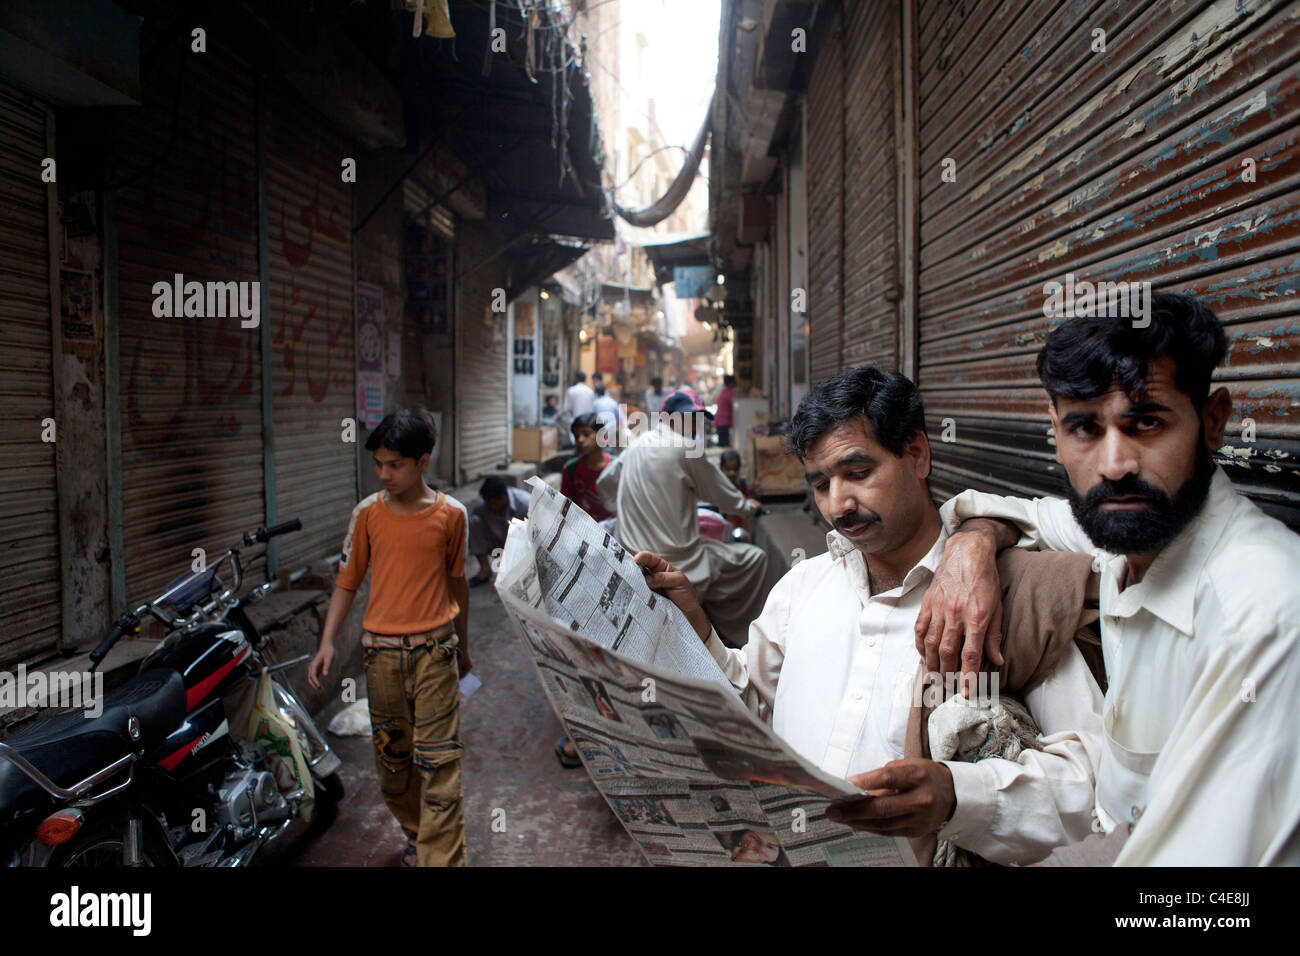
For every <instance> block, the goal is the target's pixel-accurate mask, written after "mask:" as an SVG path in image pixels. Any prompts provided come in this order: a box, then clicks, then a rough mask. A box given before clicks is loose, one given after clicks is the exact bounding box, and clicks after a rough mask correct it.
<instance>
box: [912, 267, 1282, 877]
mask: <svg viewBox="0 0 1300 956" xmlns="http://www.w3.org/2000/svg"><path fill="white" fill-rule="evenodd" d="M1145 319H1146V320H1147V322H1148V324H1146V325H1142V324H1140V323H1139V322H1135V320H1133V319H1130V318H1127V317H1125V318H1118V317H1116V318H1110V317H1094V318H1082V317H1080V318H1073V319H1070V320H1068V321H1067V322H1065V323H1064V324H1063V325H1061V326H1059V327H1058V328H1057V329H1056V330H1054V331H1053V332H1052V333H1051V334H1050V335H1049V336H1048V338H1047V341H1046V344H1045V345H1044V347H1043V350H1042V352H1041V353H1040V355H1039V358H1038V373H1039V377H1040V378H1041V379H1042V382H1043V386H1044V388H1045V389H1046V390H1047V394H1048V397H1049V398H1050V400H1051V403H1050V405H1049V406H1048V412H1049V414H1050V416H1051V420H1052V429H1053V432H1054V434H1055V438H1056V452H1057V458H1058V459H1059V460H1060V462H1061V463H1062V464H1063V465H1064V466H1065V470H1066V472H1067V473H1068V475H1069V479H1070V492H1069V500H1068V501H1066V500H1063V499H1060V498H1035V499H1032V500H1029V499H1022V498H1001V497H998V496H995V495H986V494H981V493H978V492H972V491H967V492H964V493H962V494H960V495H958V496H957V497H956V498H954V499H953V500H952V501H950V502H948V503H947V504H946V505H945V506H944V508H943V519H944V524H945V526H946V527H947V528H948V530H949V531H952V532H954V533H953V534H952V536H951V537H950V538H949V540H948V546H947V551H946V552H945V554H944V557H943V560H942V562H941V563H940V567H939V570H938V571H937V573H936V577H935V585H934V587H933V588H932V590H931V594H930V595H928V596H927V604H932V605H933V606H932V607H927V608H925V609H924V610H923V612H922V614H921V616H920V618H919V619H918V638H917V639H918V647H920V648H923V649H924V652H925V653H926V656H927V660H928V662H929V664H930V666H931V667H933V668H935V669H942V670H943V671H945V672H948V671H952V670H955V669H956V667H957V662H956V659H955V658H956V652H957V648H958V644H959V642H960V637H961V635H962V634H964V635H965V646H964V649H963V650H962V665H961V666H962V668H963V670H974V669H975V667H976V666H978V662H979V659H980V653H981V645H982V629H981V628H979V627H973V628H964V627H963V622H960V621H958V620H956V619H955V618H954V616H953V615H951V614H949V613H947V612H946V610H945V605H946V603H947V599H948V598H949V597H951V596H952V595H953V594H958V593H961V592H962V591H963V590H964V589H966V588H969V587H970V586H971V582H973V581H981V580H987V578H988V577H989V575H990V573H994V572H992V571H991V569H992V568H993V565H992V563H991V561H992V557H991V555H992V554H993V553H994V552H995V551H996V550H997V549H999V548H1002V547H1007V546H1010V545H1012V544H1018V545H1020V546H1023V547H1039V548H1043V549H1052V550H1062V551H1066V550H1068V551H1080V552H1091V553H1092V554H1093V555H1094V561H1095V562H1096V564H1097V565H1098V566H1099V568H1100V570H1101V574H1102V580H1101V612H1102V618H1101V636H1102V650H1103V654H1104V657H1105V665H1106V672H1107V679H1108V681H1109V687H1108V688H1107V692H1106V698H1105V711H1104V719H1103V724H1104V729H1105V746H1104V747H1103V750H1102V758H1101V762H1100V766H1099V768H1098V771H1097V813H1098V818H1099V821H1100V823H1101V824H1102V826H1103V827H1104V828H1105V829H1106V831H1107V832H1108V833H1110V834H1111V836H1110V837H1108V838H1107V842H1108V843H1110V844H1112V845H1113V844H1116V843H1121V841H1123V840H1124V839H1125V837H1127V841H1126V842H1122V843H1121V846H1122V848H1121V849H1120V850H1119V853H1118V856H1117V857H1114V855H1113V854H1110V856H1111V857H1112V858H1114V862H1115V864H1116V865H1225V866H1243V865H1261V864H1262V865H1270V864H1274V865H1275V864H1285V865H1291V866H1295V865H1300V760H1298V759H1297V734H1296V731H1297V727H1300V723H1298V722H1297V704H1300V594H1298V593H1297V588H1296V583H1297V576H1298V575H1300V536H1297V535H1296V534H1294V533H1292V532H1291V531H1289V530H1288V529H1287V528H1286V526H1285V525H1283V524H1282V523H1281V522H1279V521H1277V520H1275V519H1273V518H1271V517H1268V516H1267V515H1265V514H1264V513H1263V512H1262V511H1261V510H1260V509H1259V508H1258V507H1256V506H1255V505H1254V504H1253V503H1252V502H1251V501H1250V500H1249V499H1247V498H1246V497H1244V496H1243V495H1241V494H1240V493H1239V492H1237V491H1236V490H1235V489H1234V488H1233V487H1232V483H1231V481H1230V480H1229V479H1228V476H1227V474H1226V473H1225V472H1224V471H1223V469H1222V468H1220V467H1218V466H1216V465H1215V464H1214V462H1213V460H1212V458H1211V454H1212V452H1213V451H1214V450H1215V449H1217V448H1219V447H1220V445H1221V444H1222V441H1223V433H1224V428H1225V425H1226V423H1227V421H1228V419H1229V417H1230V416H1231V415H1232V400H1231V398H1230V396H1229V394H1228V390H1227V389H1226V388H1222V387H1220V388H1216V389H1215V390H1214V391H1213V392H1211V391H1210V379H1211V375H1212V374H1213V372H1214V369H1215V368H1216V367H1217V366H1218V365H1219V364H1220V363H1221V362H1222V361H1223V359H1224V356H1225V354H1226V351H1227V345H1226V340H1225V337H1224V333H1223V329H1222V327H1221V325H1220V324H1219V320H1218V318H1217V317H1216V316H1215V315H1214V313H1213V312H1212V311H1211V310H1210V309H1208V308H1207V307H1206V306H1204V305H1202V304H1201V303H1199V302H1197V301H1196V300H1195V299H1194V298H1192V297H1190V296H1185V295H1173V294H1167V293H1161V294H1157V295H1155V296H1153V297H1152V302H1151V309H1150V314H1149V315H1148V316H1146V317H1145ZM990 519H993V520H990ZM963 522H964V523H963ZM1008 522H1009V524H1008ZM959 529H960V530H959ZM1101 861H1102V862H1105V861H1106V860H1104V858H1103V860H1101Z"/></svg>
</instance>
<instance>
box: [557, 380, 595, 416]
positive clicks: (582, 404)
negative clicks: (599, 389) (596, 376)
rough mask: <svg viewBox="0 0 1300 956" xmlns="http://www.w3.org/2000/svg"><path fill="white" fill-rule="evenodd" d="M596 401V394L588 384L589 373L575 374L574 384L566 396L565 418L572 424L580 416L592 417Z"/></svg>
mask: <svg viewBox="0 0 1300 956" xmlns="http://www.w3.org/2000/svg"><path fill="white" fill-rule="evenodd" d="M595 401H596V393H595V392H593V391H592V390H591V386H590V385H588V384H587V373H586V372H583V371H578V372H575V373H574V375H573V384H572V385H570V386H569V391H568V393H567V394H565V396H564V416H565V417H566V418H567V419H568V420H569V421H571V422H572V421H574V420H575V419H576V418H577V417H578V416H579V415H590V414H591V413H592V411H594V409H593V407H592V406H593V405H594V404H595Z"/></svg>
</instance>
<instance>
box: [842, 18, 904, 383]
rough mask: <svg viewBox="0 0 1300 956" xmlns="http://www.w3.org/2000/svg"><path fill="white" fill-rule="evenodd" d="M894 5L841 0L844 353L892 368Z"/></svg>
mask: <svg viewBox="0 0 1300 956" xmlns="http://www.w3.org/2000/svg"><path fill="white" fill-rule="evenodd" d="M898 31H899V25H898V4H896V3H860V4H847V5H846V9H845V21H844V71H845V73H844V200H843V201H844V355H843V358H842V360H841V364H842V366H853V365H861V364H863V363H867V362H869V363H871V364H872V365H878V366H880V367H881V368H887V369H894V368H897V367H898V299H899V287H900V283H899V278H898V270H899V261H898V213H897V195H898V192H897V190H898V185H897V179H898V173H897V166H896V163H897V157H896V156H895V154H894V58H895V56H896V50H897V46H898Z"/></svg>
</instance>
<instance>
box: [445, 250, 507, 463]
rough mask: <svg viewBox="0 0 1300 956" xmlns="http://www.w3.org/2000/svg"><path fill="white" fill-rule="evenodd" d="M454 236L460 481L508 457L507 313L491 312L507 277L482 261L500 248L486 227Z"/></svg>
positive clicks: (453, 318)
mask: <svg viewBox="0 0 1300 956" xmlns="http://www.w3.org/2000/svg"><path fill="white" fill-rule="evenodd" d="M456 238H457V242H456V258H457V266H456V283H455V289H454V291H453V295H454V297H455V302H456V310H455V315H454V316H453V317H452V321H453V322H454V323H455V326H456V348H457V356H458V357H457V363H456V392H457V395H456V411H457V415H456V418H457V428H458V430H459V434H460V440H459V442H458V443H457V446H456V448H457V451H458V453H459V455H460V470H461V478H462V480H464V481H473V480H474V479H475V478H477V477H478V476H479V475H481V474H483V473H484V472H487V471H492V470H493V469H495V468H496V467H497V466H498V465H500V464H503V463H504V462H505V461H506V460H507V459H508V458H509V451H508V448H509V446H508V445H507V442H508V440H509V432H508V429H509V428H510V411H509V406H508V405H507V404H506V403H507V393H508V391H509V384H508V383H507V381H506V346H507V343H506V331H507V330H506V316H505V313H504V312H489V311H488V306H489V305H490V304H491V301H492V290H493V289H494V288H498V287H504V285H505V282H504V278H503V276H502V275H501V270H500V266H498V265H496V264H495V263H492V264H488V265H482V263H483V261H484V260H485V259H487V257H488V256H490V255H492V254H493V253H494V252H496V251H497V250H496V249H493V248H492V246H491V242H490V241H489V239H488V236H487V234H486V232H485V231H484V230H482V229H481V228H472V227H471V228H464V227H462V228H461V229H459V230H457V234H456ZM500 261H501V260H500V259H498V260H497V262H500Z"/></svg>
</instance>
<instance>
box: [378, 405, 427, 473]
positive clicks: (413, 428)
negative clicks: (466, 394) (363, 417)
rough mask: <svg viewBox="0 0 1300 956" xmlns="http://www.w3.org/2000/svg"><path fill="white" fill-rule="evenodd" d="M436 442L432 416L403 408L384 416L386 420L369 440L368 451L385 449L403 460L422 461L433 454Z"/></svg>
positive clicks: (422, 411)
mask: <svg viewBox="0 0 1300 956" xmlns="http://www.w3.org/2000/svg"><path fill="white" fill-rule="evenodd" d="M437 440H438V433H437V429H436V428H435V427H434V424H433V416H431V415H430V414H429V413H428V412H426V411H425V410H424V409H423V408H418V407H417V408H403V409H401V410H399V411H396V412H390V413H389V414H387V415H385V416H384V420H383V421H382V422H380V423H379V424H378V425H376V426H375V430H374V431H372V432H371V433H370V437H368V438H367V439H366V451H377V450H378V449H379V448H381V447H383V448H387V449H388V450H389V451H395V452H397V453H398V454H399V455H401V456H402V457H403V458H413V459H415V460H416V461H419V460H420V459H421V458H422V457H423V456H425V455H428V454H431V453H432V452H433V446H434V444H435V443H436V442H437Z"/></svg>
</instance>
